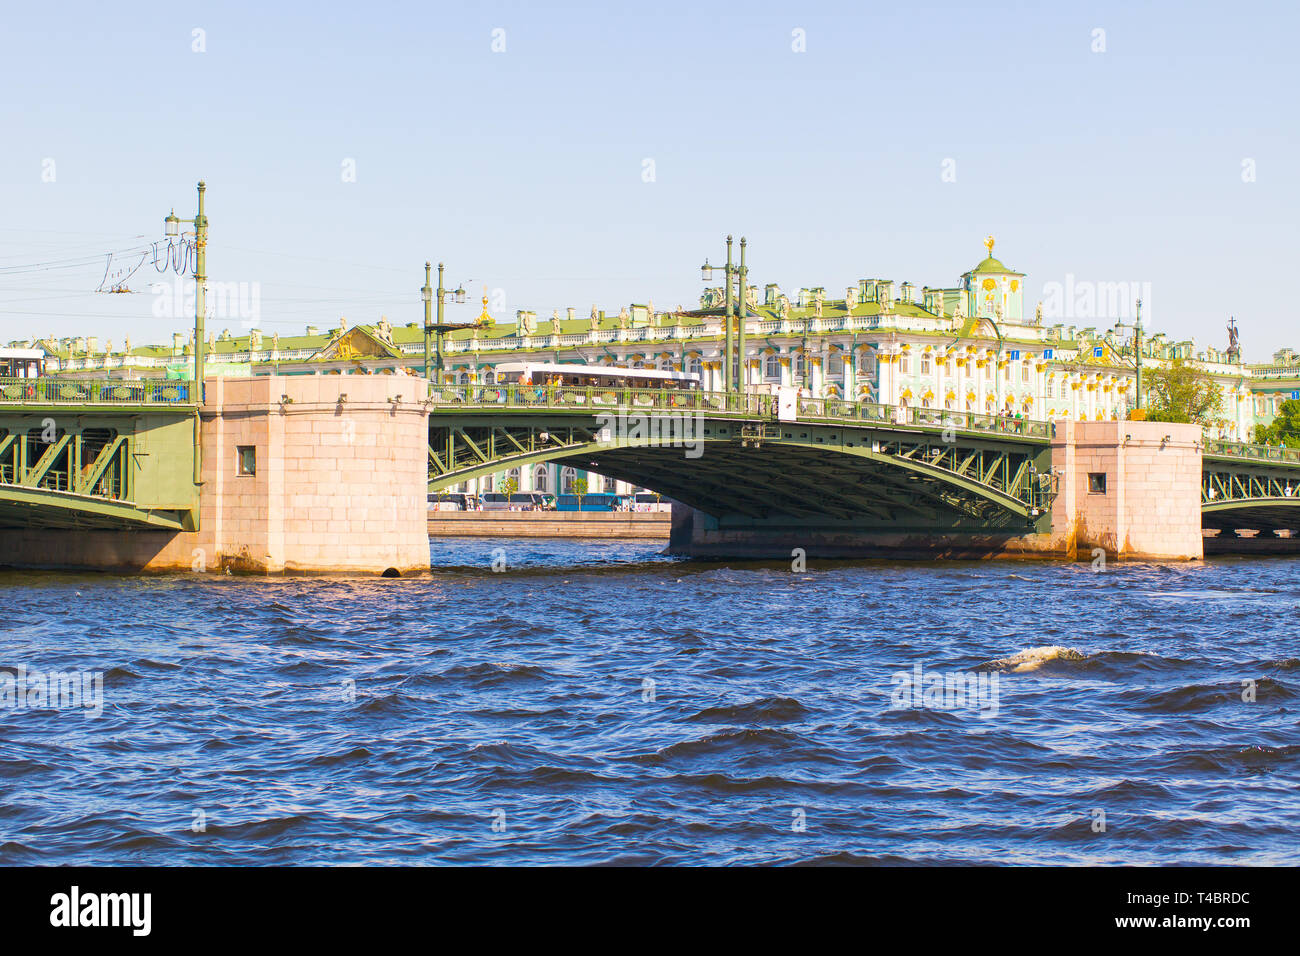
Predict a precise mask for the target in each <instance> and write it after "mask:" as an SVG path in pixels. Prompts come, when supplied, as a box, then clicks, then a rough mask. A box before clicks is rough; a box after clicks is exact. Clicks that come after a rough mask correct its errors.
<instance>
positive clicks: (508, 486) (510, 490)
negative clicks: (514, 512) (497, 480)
mask: <svg viewBox="0 0 1300 956" xmlns="http://www.w3.org/2000/svg"><path fill="white" fill-rule="evenodd" d="M518 490H519V479H518V478H507V479H506V480H505V481H503V482H501V493H502V494H503V495H505V496H506V500H509V499H510V496H511V495H513V494H514V493H515V492H516V491H518Z"/></svg>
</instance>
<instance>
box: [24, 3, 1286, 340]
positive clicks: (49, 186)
mask: <svg viewBox="0 0 1300 956" xmlns="http://www.w3.org/2000/svg"><path fill="white" fill-rule="evenodd" d="M271 6H272V5H267V4H264V3H243V2H236V3H221V4H216V3H212V4H203V3H182V2H173V3H164V4H154V5H151V6H149V7H148V8H130V7H124V6H122V5H120V4H103V3H73V4H64V5H61V7H60V9H59V10H58V11H57V12H56V10H55V8H54V7H52V6H48V5H44V4H23V5H18V4H11V5H9V6H8V7H7V9H6V13H5V20H4V23H3V25H0V77H2V78H3V81H4V84H3V85H4V89H5V94H4V101H5V109H4V112H3V124H4V126H3V129H4V134H3V135H4V149H3V150H0V210H3V215H2V216H0V341H8V340H10V339H16V338H22V337H27V336H29V335H33V334H45V333H49V332H52V333H55V334H60V335H66V334H75V333H83V334H86V333H95V334H98V335H99V336H100V337H101V342H102V341H103V339H105V338H111V339H112V340H113V341H114V342H115V343H117V344H118V345H120V343H121V340H122V338H123V337H124V336H125V335H128V334H129V335H130V336H131V339H132V341H133V343H136V344H140V343H143V342H146V341H162V340H164V339H165V338H167V336H168V334H169V333H170V332H171V330H172V329H173V328H184V327H186V325H187V322H185V321H184V320H177V321H172V320H167V319H158V318H155V317H154V316H153V315H152V314H151V310H150V305H151V302H150V296H149V295H147V294H143V295H103V294H95V293H94V291H93V290H94V289H95V288H96V286H98V285H99V282H100V279H101V276H102V273H103V265H102V260H95V259H94V257H96V256H99V255H100V254H102V253H104V252H107V251H108V250H110V249H122V248H126V247H128V246H130V245H132V244H137V243H139V242H141V241H143V240H144V239H149V240H152V239H155V238H157V237H159V236H160V234H161V232H162V218H163V216H165V215H166V213H167V212H168V210H169V209H171V208H172V207H173V206H175V208H176V211H177V214H178V215H186V216H193V214H194V196H195V193H194V184H195V182H196V181H197V180H199V179H200V178H203V179H206V181H207V183H208V187H209V188H208V215H209V218H210V220H211V247H210V254H209V273H210V276H211V277H212V279H213V280H222V281H233V282H250V283H252V282H256V283H260V289H261V312H262V320H261V325H262V327H263V328H264V329H265V330H266V332H267V333H268V334H269V333H270V332H272V331H279V332H280V333H281V334H291V333H295V332H300V331H301V330H302V329H303V327H304V326H305V325H307V324H309V323H311V324H315V325H319V326H322V327H325V326H332V325H336V324H337V323H338V319H339V317H340V316H346V317H347V319H348V321H349V323H353V322H373V321H377V320H378V318H379V316H380V315H381V314H385V315H387V316H388V318H389V320H390V321H392V322H393V323H394V324H401V323H404V322H408V321H414V320H416V319H418V318H419V317H420V315H421V314H422V307H421V303H420V300H419V293H418V289H419V286H420V285H421V284H422V283H423V263H424V261H425V260H426V259H432V260H433V261H435V262H437V261H438V260H439V259H443V260H445V261H446V262H447V264H448V278H449V280H450V281H451V282H452V283H455V282H457V281H463V282H466V284H467V285H469V283H470V282H471V281H472V283H473V285H472V287H471V288H472V290H473V291H474V292H475V293H476V294H481V293H480V290H481V287H482V285H483V284H484V283H486V284H487V285H489V286H490V287H491V288H494V289H496V288H499V289H501V290H503V291H504V295H505V311H504V312H503V313H502V314H501V315H500V316H499V317H500V318H506V319H508V320H510V321H513V314H514V310H515V309H517V308H529V309H533V310H535V311H536V312H538V313H539V314H540V315H543V316H546V315H549V314H550V312H551V310H552V309H555V308H559V309H563V308H564V307H566V306H569V305H572V306H576V307H577V308H578V309H579V313H580V314H584V315H585V314H586V312H587V310H588V309H590V307H591V305H592V303H597V304H598V305H599V307H600V308H602V309H608V310H613V311H616V310H617V309H618V308H619V307H620V306H621V305H623V304H626V303H629V302H633V301H636V302H644V301H646V300H647V299H652V300H653V301H654V303H655V305H656V307H664V308H666V307H671V306H674V305H677V304H683V305H686V306H691V305H693V304H694V303H695V302H696V301H697V297H698V295H699V291H700V288H701V283H700V281H699V273H698V266H699V264H700V262H701V261H702V260H703V259H704V258H705V256H708V257H710V258H711V259H712V260H713V261H714V262H715V263H716V262H718V261H719V260H720V259H721V258H722V254H723V246H722V239H723V236H724V235H725V234H726V233H728V232H732V233H734V234H735V235H737V236H739V235H741V234H745V235H747V236H748V237H749V240H750V251H751V255H750V265H751V270H752V271H751V280H752V281H754V282H755V283H756V284H758V285H759V286H760V287H761V286H762V285H763V284H764V283H767V282H778V283H780V284H781V286H782V288H783V289H786V290H787V291H789V290H792V289H796V288H798V287H799V286H818V285H820V286H825V287H826V288H827V290H828V294H830V295H831V296H837V295H841V294H842V290H843V288H844V287H845V286H846V285H848V284H850V283H852V282H854V281H856V280H857V279H858V278H860V277H889V278H893V279H894V280H896V281H899V282H901V281H904V280H910V281H912V282H914V283H916V284H917V285H918V286H920V285H924V284H930V285H951V284H953V283H954V282H955V281H956V279H957V277H958V276H959V275H960V273H961V272H963V271H965V270H966V269H968V268H970V267H971V266H972V265H974V264H975V263H976V262H977V261H979V259H980V258H982V256H983V248H982V246H981V240H982V239H983V237H984V236H985V235H986V234H989V233H992V234H993V235H995V236H996V237H997V248H996V250H995V252H996V254H997V255H998V257H999V258H1001V259H1003V261H1005V262H1006V263H1007V264H1008V265H1010V266H1012V267H1013V268H1015V269H1018V270H1019V271H1021V272H1025V273H1027V274H1028V280H1027V283H1028V285H1027V290H1028V292H1029V297H1028V301H1030V302H1033V301H1034V300H1036V299H1038V298H1042V289H1043V286H1044V284H1045V283H1049V282H1063V281H1064V280H1065V276H1066V275H1067V273H1069V274H1073V275H1074V276H1075V278H1076V281H1097V282H1117V281H1133V282H1147V283H1150V286H1151V294H1150V313H1151V318H1152V321H1153V325H1154V326H1155V327H1157V328H1159V329H1163V330H1165V331H1168V332H1169V333H1170V334H1171V335H1173V336H1174V337H1176V338H1184V337H1194V338H1195V339H1196V340H1197V342H1198V345H1200V346H1202V347H1203V346H1204V345H1205V344H1216V345H1220V346H1222V345H1224V344H1226V335H1225V333H1224V330H1223V326H1224V323H1225V322H1226V320H1227V318H1228V316H1229V315H1235V316H1236V317H1237V321H1238V322H1239V323H1240V324H1241V326H1242V344H1243V346H1244V347H1245V350H1246V356H1247V358H1248V359H1249V360H1253V361H1259V360H1264V359H1267V357H1268V355H1269V354H1270V353H1271V352H1272V350H1274V349H1276V348H1278V347H1280V346H1282V345H1294V346H1298V347H1300V332H1298V331H1297V329H1296V327H1295V322H1294V319H1293V317H1292V315H1291V313H1290V310H1289V308H1288V307H1287V306H1286V305H1285V303H1286V302H1288V301H1289V300H1290V299H1291V298H1292V296H1291V295H1290V291H1291V290H1290V289H1289V283H1290V282H1291V281H1292V280H1293V278H1294V274H1295V273H1294V263H1295V260H1296V254H1297V251H1298V247H1300V243H1298V241H1297V240H1298V239H1300V235H1298V227H1297V222H1298V221H1300V177H1298V173H1297V171H1298V170H1300V142H1298V136H1297V116H1300V110H1297V108H1296V104H1295V96H1296V93H1297V90H1300V82H1298V80H1300V76H1298V74H1300V66H1298V65H1297V64H1298V58H1297V57H1296V56H1295V50H1294V43H1295V39H1294V38H1295V36H1296V35H1297V27H1300V22H1298V21H1300V15H1298V14H1297V8H1296V5H1295V4H1284V3H1275V4H1272V3H1259V4H1237V5H1231V4H1227V5H1225V4H1223V3H1204V4H1201V3H1143V2H1132V0H1130V2H1121V3H1110V2H1105V3H1067V2H1050V3H1042V4H1027V3H1014V4H1012V3H1007V4H1000V3H996V2H985V3H976V4H971V3H946V2H945V3H937V2H936V3H915V4H914V3H897V2H894V3H889V4H875V3H854V2H841V3H809V2H789V3H768V2H748V3H743V4H734V3H733V4H727V5H723V4H718V3H706V2H691V3H678V2H671V0H669V2H656V3H645V4H641V3H638V4H626V5H623V4H620V5H617V7H615V6H614V5H609V4H604V3H566V4H547V3H525V2H522V0H516V2H506V3H478V4H445V5H444V4H437V3H384V2H375V3H350V2H349V3H339V2H332V0H323V2H319V3H312V4H306V3H304V4H294V5H292V7H293V8H292V9H290V8H289V5H280V4H276V5H274V8H271ZM195 28H201V29H202V30H204V31H205V40H206V52H203V53H194V52H192V50H191V46H192V44H193V36H192V31H193V30H194V29H195ZM496 28H502V29H504V30H505V45H506V49H505V52H503V53H494V52H493V51H492V40H493V38H492V31H493V30H494V29H496ZM1096 28H1101V29H1103V30H1104V31H1105V45H1106V50H1105V52H1104V53H1095V52H1093V51H1092V47H1093V46H1094V44H1095V40H1094V35H1093V31H1094V29H1096ZM795 29H802V30H804V31H806V38H807V40H806V45H807V50H806V52H804V53H795V52H793V51H792V49H791V45H792V31H793V30H795ZM647 158H648V159H652V160H653V161H654V172H655V181H654V182H653V183H647V182H644V181H643V161H644V160H645V159H647ZM47 159H52V160H54V164H55V165H54V170H55V181H54V182H52V183H50V182H42V170H43V168H44V167H43V165H42V164H43V162H44V161H45V160H47ZM345 159H353V160H355V162H356V178H357V181H356V182H354V183H345V182H343V181H342V176H341V170H342V164H343V162H344V160H345ZM945 159H952V160H954V161H955V171H956V181H955V182H944V181H943V179H942V176H941V173H942V170H943V165H942V164H943V162H944V160H945ZM1245 159H1251V160H1254V162H1255V170H1256V180H1255V181H1254V182H1250V183H1246V182H1243V181H1242V162H1243V160H1245ZM78 257H81V258H84V259H86V260H87V261H86V264H84V265H71V266H69V267H59V268H43V269H39V270H37V269H32V268H27V267H30V266H32V265H33V264H35V263H47V262H54V263H60V264H64V265H66V264H67V261H68V260H76V259H78ZM151 269H152V267H151V266H147V265H146V267H145V270H144V271H141V272H140V273H139V274H138V276H137V280H138V281H132V282H131V285H132V287H133V288H139V289H147V288H148V282H149V281H151V280H153V279H155V278H156V276H153V275H149V274H148V271H149V270H151ZM476 308H477V306H476V304H475V303H474V302H473V299H472V298H471V304H467V305H465V306H461V307H459V308H458V309H453V310H452V313H451V315H452V317H453V318H466V319H468V318H472V311H473V310H476ZM213 324H215V325H216V326H217V330H218V331H220V328H221V327H222V326H223V325H232V326H234V327H235V331H239V329H238V328H237V323H234V322H221V321H220V320H218V321H217V322H215V323H213ZM1077 324H1080V325H1089V324H1104V323H1101V322H1096V323H1094V322H1090V321H1080V322H1078V323H1077Z"/></svg>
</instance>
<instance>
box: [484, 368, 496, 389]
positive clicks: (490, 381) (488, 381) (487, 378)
mask: <svg viewBox="0 0 1300 956" xmlns="http://www.w3.org/2000/svg"><path fill="white" fill-rule="evenodd" d="M496 383H497V373H496V372H494V371H492V370H491V369H488V370H487V371H486V372H484V373H483V384H484V385H495V384H496Z"/></svg>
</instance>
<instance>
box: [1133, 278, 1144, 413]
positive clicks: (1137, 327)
mask: <svg viewBox="0 0 1300 956" xmlns="http://www.w3.org/2000/svg"><path fill="white" fill-rule="evenodd" d="M1133 356H1134V358H1136V359H1137V407H1138V408H1141V407H1142V300H1141V299H1138V300H1137V316H1136V317H1135V318H1134V319H1133Z"/></svg>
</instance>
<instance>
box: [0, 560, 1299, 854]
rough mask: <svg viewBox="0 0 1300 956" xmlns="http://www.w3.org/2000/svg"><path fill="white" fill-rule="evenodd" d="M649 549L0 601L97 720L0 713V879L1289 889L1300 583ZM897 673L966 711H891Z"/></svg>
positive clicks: (1155, 569)
mask: <svg viewBox="0 0 1300 956" xmlns="http://www.w3.org/2000/svg"><path fill="white" fill-rule="evenodd" d="M661 546H662V545H661V543H658V542H635V541H634V542H621V543H617V542H616V543H598V544H587V543H577V542H549V541H547V542H528V541H493V540H490V539H489V540H482V539H479V540H470V539H466V540H440V541H436V542H434V544H433V557H434V564H435V567H437V568H439V570H437V571H436V572H435V573H434V574H433V575H431V576H430V577H426V578H423V579H401V580H383V579H364V580H360V579H348V580H338V579H289V580H269V581H268V580H257V579H240V578H230V577H226V578H217V577H211V576H207V577H199V576H176V577H163V578H158V577H152V578H119V577H110V576H72V575H54V574H39V575H38V574H6V575H2V576H0V597H2V598H3V607H4V612H3V615H2V617H0V668H4V669H7V670H9V671H11V672H12V671H13V669H14V668H16V667H17V666H18V665H20V664H21V665H26V666H27V667H28V668H29V670H36V671H41V672H47V671H52V670H58V671H68V670H77V669H84V670H88V671H102V672H103V673H104V675H105V676H104V684H103V695H104V702H105V706H104V712H103V714H102V716H100V717H98V718H88V717H86V716H85V715H84V714H83V713H82V712H81V711H80V710H79V709H65V710H48V709H46V710H41V709H32V708H30V707H15V706H3V707H0V863H118V864H125V863H140V864H241V863H256V864H287V863H300V864H307V863H356V862H384V863H448V862H456V863H467V862H468V863H481V862H491V863H769V862H771V863H776V862H779V863H794V862H819V861H820V862H856V861H861V862H873V861H879V862H913V863H950V862H961V861H978V862H994V863H1030V862H1032V863H1083V862H1086V863H1169V862H1181V863H1290V864H1295V863H1297V862H1300V849H1298V847H1300V839H1298V838H1300V736H1298V735H1297V718H1298V717H1300V698H1298V696H1297V693H1298V692H1300V640H1297V634H1296V630H1297V628H1296V621H1297V614H1296V610H1297V599H1298V598H1300V562H1297V561H1288V560H1250V561H1219V562H1210V563H1207V564H1205V565H1200V566H1195V565H1188V566H1169V567H1163V566H1132V567H1128V566H1118V567H1117V566H1112V567H1111V568H1110V569H1108V570H1105V571H1103V572H1101V573H1096V572H1094V571H1093V570H1092V569H1091V568H1090V567H1089V566H1088V565H1079V566H1066V565H1051V564H1018V563H1001V562H998V563H971V564H965V563H963V564H941V565H933V564H908V565H889V564H858V565H853V564H834V563H820V562H816V561H813V562H811V563H810V565H809V568H808V572H807V573H806V574H798V575H796V574H792V573H790V569H789V568H788V567H784V566H780V567H778V566H773V565H742V564H736V565H730V566H729V565H725V564H692V563H681V562H676V561H670V560H667V559H663V558H660V557H658V556H657V551H658V550H659V548H660V547H661ZM497 549H500V551H499V552H498V551H497ZM494 552H495V556H496V557H498V558H501V557H503V558H504V559H505V561H506V570H505V571H502V572H499V573H498V572H493V571H492V570H491V564H492V561H493V557H494ZM916 665H921V667H922V669H923V673H936V672H937V673H942V674H948V673H953V672H961V673H963V674H966V673H972V674H975V675H977V680H978V675H980V674H983V675H984V681H985V687H986V689H987V688H988V687H989V686H991V682H992V680H993V678H994V675H996V679H997V688H998V690H997V694H998V696H997V699H996V704H997V707H996V713H992V712H991V710H990V708H987V707H986V708H985V712H986V714H987V716H983V717H981V716H980V713H979V710H978V709H977V708H975V707H965V708H961V709H951V710H941V709H937V708H933V707H931V708H923V707H922V708H907V709H898V708H895V707H893V703H894V701H893V700H892V699H891V694H892V693H893V692H894V691H895V688H896V685H895V684H894V683H892V682H891V678H892V677H893V675H895V674H897V673H899V672H908V673H915V671H914V668H915V666H916ZM1243 681H1253V682H1254V684H1253V687H1254V694H1255V700H1254V701H1253V702H1244V701H1243V700H1242V694H1243V687H1247V688H1248V687H1249V686H1251V685H1243ZM354 695H355V696H354ZM11 702H12V698H11ZM985 703H987V699H986V700H985ZM1099 812H1104V814H1105V818H1104V831H1103V830H1102V829H1101V824H1102V819H1101V817H1100V816H1099Z"/></svg>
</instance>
